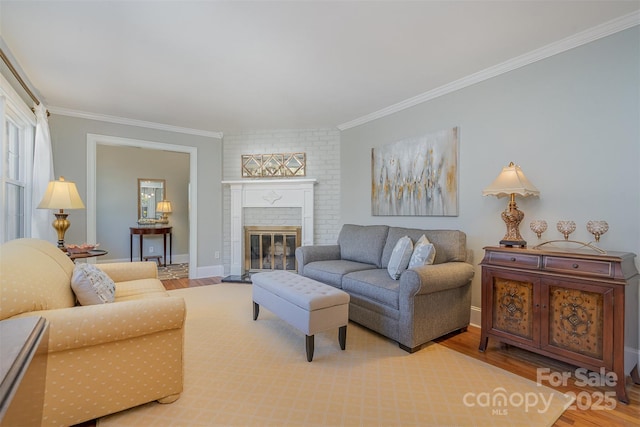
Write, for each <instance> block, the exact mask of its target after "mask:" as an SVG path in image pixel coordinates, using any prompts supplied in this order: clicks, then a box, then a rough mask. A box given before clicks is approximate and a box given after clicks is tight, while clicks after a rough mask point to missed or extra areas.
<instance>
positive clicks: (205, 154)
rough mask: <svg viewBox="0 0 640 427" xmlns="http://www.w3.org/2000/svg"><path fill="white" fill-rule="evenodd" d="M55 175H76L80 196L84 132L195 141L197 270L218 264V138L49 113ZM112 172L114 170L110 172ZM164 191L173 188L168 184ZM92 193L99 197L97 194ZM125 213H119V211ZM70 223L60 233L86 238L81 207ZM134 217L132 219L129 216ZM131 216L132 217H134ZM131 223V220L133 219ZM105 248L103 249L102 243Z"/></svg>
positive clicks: (72, 238) (84, 172)
mask: <svg viewBox="0 0 640 427" xmlns="http://www.w3.org/2000/svg"><path fill="white" fill-rule="evenodd" d="M49 127H50V130H51V140H52V141H51V142H52V147H53V159H54V168H55V172H56V176H60V175H63V176H64V177H65V178H67V179H69V180H70V181H75V182H76V184H77V187H78V192H79V193H80V196H81V197H82V198H83V199H84V200H86V194H87V134H98V135H107V136H113V137H120V138H130V139H136V140H143V141H151V142H159V143H166V144H175V145H183V146H187V147H196V148H197V155H198V164H197V171H198V177H197V179H198V195H197V197H198V199H197V207H198V212H197V215H198V236H197V237H198V242H197V243H198V246H197V252H198V259H197V266H196V267H197V268H198V269H200V271H213V270H216V269H217V267H216V266H219V267H218V268H219V269H220V270H221V269H222V267H221V265H220V264H221V262H220V259H215V256H214V254H215V252H216V251H221V250H222V208H221V206H220V200H222V185H221V183H220V181H221V172H220V171H221V169H222V167H221V163H222V143H221V140H220V139H218V138H213V137H206V136H198V135H191V134H184V133H178V132H169V131H164V130H156V129H149V128H144V127H138V126H130V125H121V124H115V123H109V122H103V121H99V120H89V119H84V118H78V117H71V116H63V115H59V114H52V115H51V117H50V118H49ZM114 173H117V172H114ZM169 191H172V190H171V189H170V188H169ZM97 197H100V195H99V194H97ZM123 215H124V214H123ZM69 218H70V220H71V228H70V229H69V230H68V231H67V234H66V235H65V240H68V241H70V242H84V241H86V240H87V237H86V235H87V218H86V210H75V211H72V212H71V214H70V215H69ZM132 221H133V220H132ZM133 222H135V221H133ZM132 225H135V224H132ZM112 232H113V233H114V234H118V235H119V236H120V239H122V241H125V242H127V243H128V242H129V230H128V228H125V229H122V230H117V229H114V230H112ZM105 249H107V248H106V247H105Z"/></svg>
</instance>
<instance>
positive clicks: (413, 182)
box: [371, 127, 458, 216]
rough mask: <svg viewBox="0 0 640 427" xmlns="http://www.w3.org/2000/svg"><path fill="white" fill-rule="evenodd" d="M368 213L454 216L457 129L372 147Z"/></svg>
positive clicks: (456, 208) (455, 202) (456, 189)
mask: <svg viewBox="0 0 640 427" xmlns="http://www.w3.org/2000/svg"><path fill="white" fill-rule="evenodd" d="M371 214H372V215H377V216H458V128H457V127H454V128H452V129H447V130H442V131H439V132H435V133H431V134H428V135H423V136H419V137H412V138H406V139H403V140H400V141H397V142H394V143H391V144H387V145H383V146H382V147H379V148H373V149H372V150H371Z"/></svg>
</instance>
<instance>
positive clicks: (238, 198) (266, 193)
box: [222, 178, 317, 275]
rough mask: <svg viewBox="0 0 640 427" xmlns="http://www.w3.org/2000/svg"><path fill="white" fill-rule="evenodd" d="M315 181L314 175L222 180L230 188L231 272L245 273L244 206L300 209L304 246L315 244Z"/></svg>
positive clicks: (236, 273) (235, 273)
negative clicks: (309, 176)
mask: <svg viewBox="0 0 640 427" xmlns="http://www.w3.org/2000/svg"><path fill="white" fill-rule="evenodd" d="M316 182H317V181H316V179H314V178H305V179H255V180H248V179H243V180H237V181H222V183H223V184H224V185H228V186H229V188H230V190H231V266H230V272H231V274H232V275H242V274H243V271H242V269H243V261H244V255H243V244H244V233H243V230H244V216H243V209H244V208H275V207H278V208H282V207H286V208H300V211H301V216H302V221H301V224H302V245H312V244H313V219H314V218H313V217H314V206H313V203H314V202H313V197H314V185H315V184H316Z"/></svg>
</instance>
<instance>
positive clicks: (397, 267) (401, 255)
mask: <svg viewBox="0 0 640 427" xmlns="http://www.w3.org/2000/svg"><path fill="white" fill-rule="evenodd" d="M412 253H413V242H412V241H411V239H410V238H409V236H404V237H401V238H400V239H398V242H397V243H396V245H395V246H394V248H393V252H392V253H391V259H389V265H388V266H387V271H388V272H389V276H391V278H392V279H393V280H398V279H399V278H400V275H401V274H402V272H403V271H405V270H406V269H407V266H408V265H409V260H410V259H411V254H412Z"/></svg>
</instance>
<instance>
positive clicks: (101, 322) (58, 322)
mask: <svg viewBox="0 0 640 427" xmlns="http://www.w3.org/2000/svg"><path fill="white" fill-rule="evenodd" d="M27 315H29V316H42V317H44V318H45V319H47V320H48V321H49V353H54V352H57V351H64V350H71V349H79V348H82V347H89V346H94V345H99V344H104V343H108V342H114V341H121V340H127V339H130V338H135V337H139V336H143V335H150V334H153V333H155V332H161V331H165V330H170V329H180V328H182V327H183V325H184V320H185V315H186V306H185V302H184V299H183V298H179V297H158V298H148V299H141V300H135V301H123V302H114V303H108V304H97V305H87V306H76V307H68V308H60V309H56V310H41V311H32V312H30V313H24V314H22V315H20V316H16V317H25V316H27Z"/></svg>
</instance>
